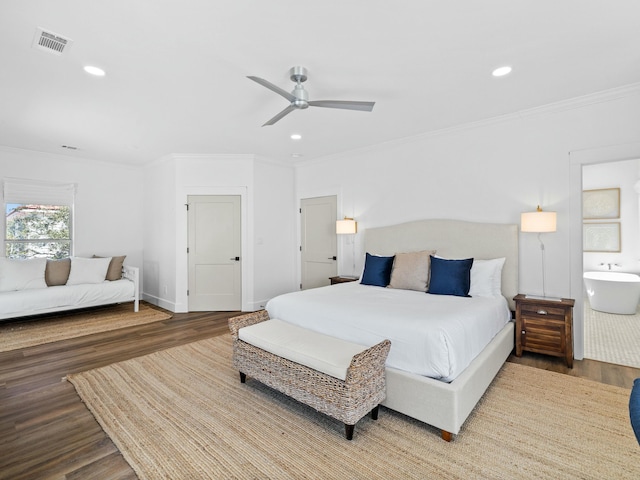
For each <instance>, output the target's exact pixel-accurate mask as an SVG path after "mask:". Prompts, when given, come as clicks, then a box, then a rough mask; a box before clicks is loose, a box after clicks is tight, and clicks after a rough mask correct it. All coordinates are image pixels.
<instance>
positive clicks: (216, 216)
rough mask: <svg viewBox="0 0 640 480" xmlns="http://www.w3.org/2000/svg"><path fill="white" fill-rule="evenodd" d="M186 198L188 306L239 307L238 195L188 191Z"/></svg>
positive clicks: (202, 308)
mask: <svg viewBox="0 0 640 480" xmlns="http://www.w3.org/2000/svg"><path fill="white" fill-rule="evenodd" d="M187 202H188V214H187V218H188V220H187V223H188V249H187V254H188V266H189V267H188V270H189V288H188V305H189V307H188V309H189V311H190V312H199V311H236V310H241V309H242V258H241V253H240V252H241V250H242V249H241V211H240V196H239V195H190V196H188V197H187Z"/></svg>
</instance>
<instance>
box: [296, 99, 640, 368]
mask: <svg viewBox="0 0 640 480" xmlns="http://www.w3.org/2000/svg"><path fill="white" fill-rule="evenodd" d="M639 125H640V95H638V89H632V90H631V91H630V92H629V93H628V94H627V95H620V94H619V92H612V93H611V94H603V95H601V96H598V97H595V96H591V97H589V98H585V99H582V100H581V101H575V100H574V101H571V102H566V103H564V104H561V105H556V106H553V107H549V108H540V109H536V110H534V111H530V112H522V113H521V114H519V115H510V116H507V117H504V118H502V119H494V120H492V121H487V122H479V123H477V124H475V125H467V126H464V127H460V128H456V129H451V130H448V131H443V132H436V133H434V134H427V135H423V136H418V137H413V138H409V139H406V140H404V141H399V142H391V143H388V144H383V145H379V146H375V147H371V148H368V149H364V150H359V151H354V152H348V153H344V154H342V155H336V156H332V157H327V158H324V159H321V160H318V161H310V162H308V163H305V164H302V165H300V166H298V167H297V168H296V190H297V197H298V198H300V195H301V194H300V192H305V191H310V190H322V189H326V190H331V191H337V192H340V195H341V205H343V208H344V206H347V207H348V209H349V211H348V212H346V213H353V215H354V216H355V218H356V220H357V221H358V229H359V233H358V235H357V240H356V242H357V248H356V251H357V253H356V256H357V258H356V263H357V269H361V268H362V257H363V256H364V251H363V247H362V245H363V239H364V234H366V228H367V227H374V226H381V225H391V224H395V223H400V222H405V221H410V220H416V219H421V218H455V219H461V220H472V221H481V222H493V223H519V221H520V213H522V212H525V211H532V210H534V209H535V207H536V205H538V204H540V205H541V206H542V207H543V209H545V210H553V211H556V212H558V231H557V232H556V233H553V234H546V235H545V236H544V243H545V245H546V261H547V263H546V265H547V275H546V293H547V295H554V296H561V297H571V296H573V298H576V299H577V300H580V298H581V296H582V292H581V290H582V287H581V283H580V284H579V285H573V284H572V274H571V268H572V266H571V261H570V257H571V255H570V254H571V249H572V248H573V249H575V248H576V247H575V242H573V243H572V239H573V238H574V237H575V235H576V234H575V232H573V227H572V225H573V223H572V222H571V221H570V217H571V215H574V214H573V213H572V212H573V210H572V208H571V205H572V202H573V201H574V200H573V199H574V198H575V192H574V193H572V189H575V186H574V184H575V182H572V174H571V171H572V168H571V160H570V158H571V155H570V154H571V153H572V152H580V151H589V150H590V149H596V148H598V147H601V146H603V145H618V144H626V143H630V142H639V141H640V128H638V126H639ZM578 188H581V187H578ZM578 195H579V192H578ZM578 211H579V210H578ZM572 245H574V246H573V247H572ZM578 245H579V246H578V249H579V250H580V252H579V253H580V254H581V243H580V242H579V243H578ZM344 252H345V255H343V259H342V262H341V263H340V266H339V269H340V271H341V272H344V271H347V270H350V269H351V267H350V266H349V265H351V261H352V260H351V258H349V252H350V250H349V249H348V248H345V249H344ZM540 262H541V255H540V248H539V244H538V240H537V236H536V235H534V234H520V291H521V292H523V293H529V294H541V293H542V278H541V277H542V273H541V268H540ZM574 283H575V282H574ZM581 311H582V310H581V307H580V305H577V308H576V322H575V324H576V325H575V326H576V330H577V332H576V340H577V343H578V344H579V345H580V346H579V348H577V349H576V357H577V358H581V352H582V347H581V345H582V319H581Z"/></svg>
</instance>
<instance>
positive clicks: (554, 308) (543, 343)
mask: <svg viewBox="0 0 640 480" xmlns="http://www.w3.org/2000/svg"><path fill="white" fill-rule="evenodd" d="M513 299H514V300H515V302H516V356H517V357H519V356H521V355H522V351H523V350H526V351H529V352H537V353H544V354H546V355H553V356H556V357H564V358H565V360H566V362H567V366H568V367H569V368H573V333H572V330H573V304H574V300H573V299H571V298H562V299H560V300H559V301H554V300H545V299H539V298H527V297H526V296H525V295H522V294H520V295H516V296H515V297H514V298H513Z"/></svg>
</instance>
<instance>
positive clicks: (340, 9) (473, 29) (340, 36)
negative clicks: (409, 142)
mask: <svg viewBox="0 0 640 480" xmlns="http://www.w3.org/2000/svg"><path fill="white" fill-rule="evenodd" d="M37 27H43V28H44V29H46V30H49V31H52V32H55V33H57V34H60V35H62V36H65V37H68V38H70V39H72V40H73V44H72V46H71V47H70V48H69V49H68V50H67V51H66V52H65V53H64V54H63V55H62V56H56V55H52V54H50V53H45V52H42V51H40V50H37V49H34V48H32V41H33V37H34V34H35V31H36V29H37ZM0 38H1V39H2V41H0V61H1V63H0V145H5V146H10V147H17V148H25V149H31V150H37V151H43V152H53V153H63V154H67V155H73V156H78V157H81V158H91V159H99V160H105V161H110V162H122V163H130V164H144V163H146V162H149V161H152V160H154V159H157V158H159V157H162V156H163V155H167V154H170V153H194V154H235V153H239V154H256V155H259V156H264V157H268V158H271V159H274V160H278V161H283V162H288V163H292V162H295V161H301V160H302V161H304V160H309V159H313V158H317V157H319V156H324V155H329V154H333V153H337V152H341V151H346V150H351V149H356V148H361V147H365V146H369V145H375V144H378V143H382V142H386V141H391V140H395V139H399V138H404V137H408V136H412V135H417V134H421V133H425V132H429V131H434V130H439V129H443V128H448V127H453V126H456V125H460V124H465V123H468V122H474V121H478V120H482V119H486V118H490V117H495V116H498V115H503V114H508V113H512V112H516V111H520V110H523V109H528V108H532V107H536V106H540V105H547V104H551V103H555V102H558V101H561V100H564V99H568V98H574V97H579V96H583V95H587V94H591V93H594V92H600V91H604V90H608V89H612V88H616V87H620V86H624V85H630V84H634V83H638V82H640V1H638V0H607V1H605V0H485V1H478V0H457V1H445V0H441V1H435V0H428V1H427V0H423V1H420V0H396V1H394V2H389V1H382V0H322V1H314V2H311V1H303V0H272V1H266V0H228V1H220V0H180V1H178V0H108V1H87V0H2V1H1V2H0ZM88 64H90V65H96V66H99V67H101V68H103V69H105V70H106V72H107V75H106V76H105V77H103V78H96V77H91V76H89V75H88V74H86V73H85V72H84V71H83V69H82V67H83V66H84V65H88ZM505 64H508V65H511V66H512V67H513V73H512V74H511V75H509V76H507V77H502V78H493V77H492V76H491V71H492V70H493V69H494V68H495V67H498V66H501V65H505ZM294 65H301V66H304V67H307V68H308V69H309V80H308V81H307V82H306V83H305V87H306V89H307V90H308V91H309V94H310V97H311V100H314V99H315V100H324V99H330V100H365V101H375V102H376V105H375V108H374V109H373V112H371V113H366V112H357V111H347V110H335V109H327V108H309V109H307V110H302V111H295V112H293V113H291V114H290V115H288V116H287V117H285V118H284V119H282V120H281V121H280V122H278V123H277V124H276V125H274V126H269V127H261V125H262V124H263V123H264V122H266V121H267V120H268V119H270V118H271V117H272V116H274V115H275V114H276V113H278V112H279V111H280V110H282V109H283V108H285V107H286V106H287V101H286V100H285V99H284V98H282V97H280V96H279V95H277V94H275V93H273V92H271V91H269V90H267V89H266V88H264V87H262V86H260V85H258V84H257V83H254V82H252V81H250V80H249V79H247V78H246V76H247V75H256V76H259V77H262V78H265V79H267V80H269V81H271V82H273V83H275V84H277V85H278V86H280V87H282V88H284V89H285V90H287V91H290V90H291V89H292V88H293V85H294V84H293V83H292V82H291V81H290V80H289V78H288V70H289V68H290V67H292V66H294ZM292 133H300V134H301V135H302V136H303V138H302V140H298V141H293V140H291V139H290V138H289V136H290V135H291V134H292ZM62 145H70V146H74V147H77V150H76V151H71V150H65V149H63V148H62V147H61V146H62ZM294 153H299V154H302V155H303V156H302V157H300V158H299V159H295V158H292V154H294Z"/></svg>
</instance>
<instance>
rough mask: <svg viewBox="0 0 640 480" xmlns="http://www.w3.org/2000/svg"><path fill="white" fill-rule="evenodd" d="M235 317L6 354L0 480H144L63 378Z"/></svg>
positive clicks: (617, 376)
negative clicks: (113, 479) (63, 479)
mask: <svg viewBox="0 0 640 480" xmlns="http://www.w3.org/2000/svg"><path fill="white" fill-rule="evenodd" d="M110 308H130V306H126V305H124V306H116V307H110ZM154 308H156V307H154ZM234 315H237V312H215V313H187V314H174V315H173V317H172V318H171V319H169V320H164V321H160V322H155V323H151V324H147V325H141V326H136V327H131V328H126V329H121V330H116V331H112V332H104V333H99V334H95V335H89V336H85V337H80V338H75V339H69V340H64V341H59V342H55V343H50V344H45V345H40V346H35V347H30V348H24V349H21V350H15V351H11V352H2V353H0V478H2V479H35V478H66V479H93V478H97V479H110V478H118V479H126V478H136V475H135V473H134V472H133V470H132V469H131V467H129V465H128V464H127V463H126V462H125V460H124V458H123V457H122V455H120V453H119V452H118V449H117V448H116V446H115V445H114V444H113V442H111V440H110V439H109V437H107V436H106V434H105V433H104V432H103V431H102V429H101V428H100V426H99V425H98V423H97V422H96V421H95V419H94V418H93V416H92V415H91V413H90V412H89V410H88V409H87V408H86V407H85V405H84V404H83V403H82V402H81V401H80V398H79V397H78V395H77V394H76V392H75V389H74V388H73V386H72V385H71V384H70V383H68V382H66V381H64V380H63V378H64V377H65V376H66V375H67V374H69V373H73V372H79V371H85V370H89V369H92V368H97V367H100V366H103V365H108V364H111V363H114V362H118V361H122V360H126V359H129V358H133V357H137V356H141V355H145V354H147V353H151V352H154V351H157V350H162V349H165V348H169V347H173V346H177V345H182V344H184V343H188V342H193V341H196V340H201V339H204V338H209V337H213V336H216V335H221V334H224V333H227V332H228V327H227V319H228V318H229V317H231V316H234ZM36 321H46V319H44V320H42V319H39V320H36ZM509 361H513V362H516V363H521V364H524V365H530V366H533V367H536V368H543V369H546V370H551V371H556V372H560V373H565V374H568V375H574V376H579V377H586V378H590V379H593V380H595V381H598V382H603V383H608V384H612V385H618V386H622V387H627V388H631V385H632V383H633V380H634V379H635V378H637V377H640V369H635V368H629V367H622V366H619V365H612V364H606V363H602V362H596V361H592V360H583V361H576V362H574V368H573V369H569V368H567V367H566V365H565V364H564V362H563V360H562V359H560V358H558V359H556V358H552V357H546V356H542V355H535V354H528V353H526V352H525V354H524V355H523V356H522V357H520V358H516V357H515V356H513V355H512V356H511V357H510V358H509Z"/></svg>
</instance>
